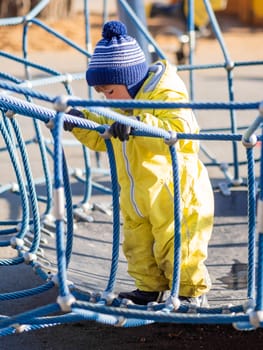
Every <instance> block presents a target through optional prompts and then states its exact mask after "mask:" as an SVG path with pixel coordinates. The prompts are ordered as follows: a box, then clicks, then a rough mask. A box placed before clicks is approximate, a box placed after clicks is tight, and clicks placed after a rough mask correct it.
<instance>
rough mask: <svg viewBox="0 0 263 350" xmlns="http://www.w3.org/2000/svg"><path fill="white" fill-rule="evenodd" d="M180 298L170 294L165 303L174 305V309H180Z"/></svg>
mask: <svg viewBox="0 0 263 350" xmlns="http://www.w3.org/2000/svg"><path fill="white" fill-rule="evenodd" d="M180 304H181V302H180V300H179V298H177V297H173V296H171V295H170V296H169V298H168V299H167V300H166V302H165V305H166V306H167V307H169V305H173V308H174V310H178V309H179V307H180Z"/></svg>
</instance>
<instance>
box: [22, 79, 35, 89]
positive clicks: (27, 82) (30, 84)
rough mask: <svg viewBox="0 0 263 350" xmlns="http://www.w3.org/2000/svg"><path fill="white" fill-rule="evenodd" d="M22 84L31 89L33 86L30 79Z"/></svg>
mask: <svg viewBox="0 0 263 350" xmlns="http://www.w3.org/2000/svg"><path fill="white" fill-rule="evenodd" d="M23 85H24V86H25V87H27V88H29V89H32V87H33V84H32V82H31V81H30V80H25V81H24V83H23Z"/></svg>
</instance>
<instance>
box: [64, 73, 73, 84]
mask: <svg viewBox="0 0 263 350" xmlns="http://www.w3.org/2000/svg"><path fill="white" fill-rule="evenodd" d="M72 81H73V77H72V75H71V74H69V73H66V74H65V79H64V83H72Z"/></svg>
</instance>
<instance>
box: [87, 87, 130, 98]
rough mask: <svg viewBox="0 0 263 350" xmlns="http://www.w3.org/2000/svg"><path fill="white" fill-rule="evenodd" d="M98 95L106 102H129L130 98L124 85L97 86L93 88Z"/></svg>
mask: <svg viewBox="0 0 263 350" xmlns="http://www.w3.org/2000/svg"><path fill="white" fill-rule="evenodd" d="M94 89H95V90H96V91H97V92H98V93H102V94H103V95H104V96H105V97H106V99H107V100H130V99H131V96H130V95H129V93H128V90H127V88H126V86H125V85H99V86H94Z"/></svg>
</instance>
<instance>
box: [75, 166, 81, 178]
mask: <svg viewBox="0 0 263 350" xmlns="http://www.w3.org/2000/svg"><path fill="white" fill-rule="evenodd" d="M74 175H75V176H78V177H81V176H83V170H82V169H81V168H75V169H74V172H73V176H74Z"/></svg>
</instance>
